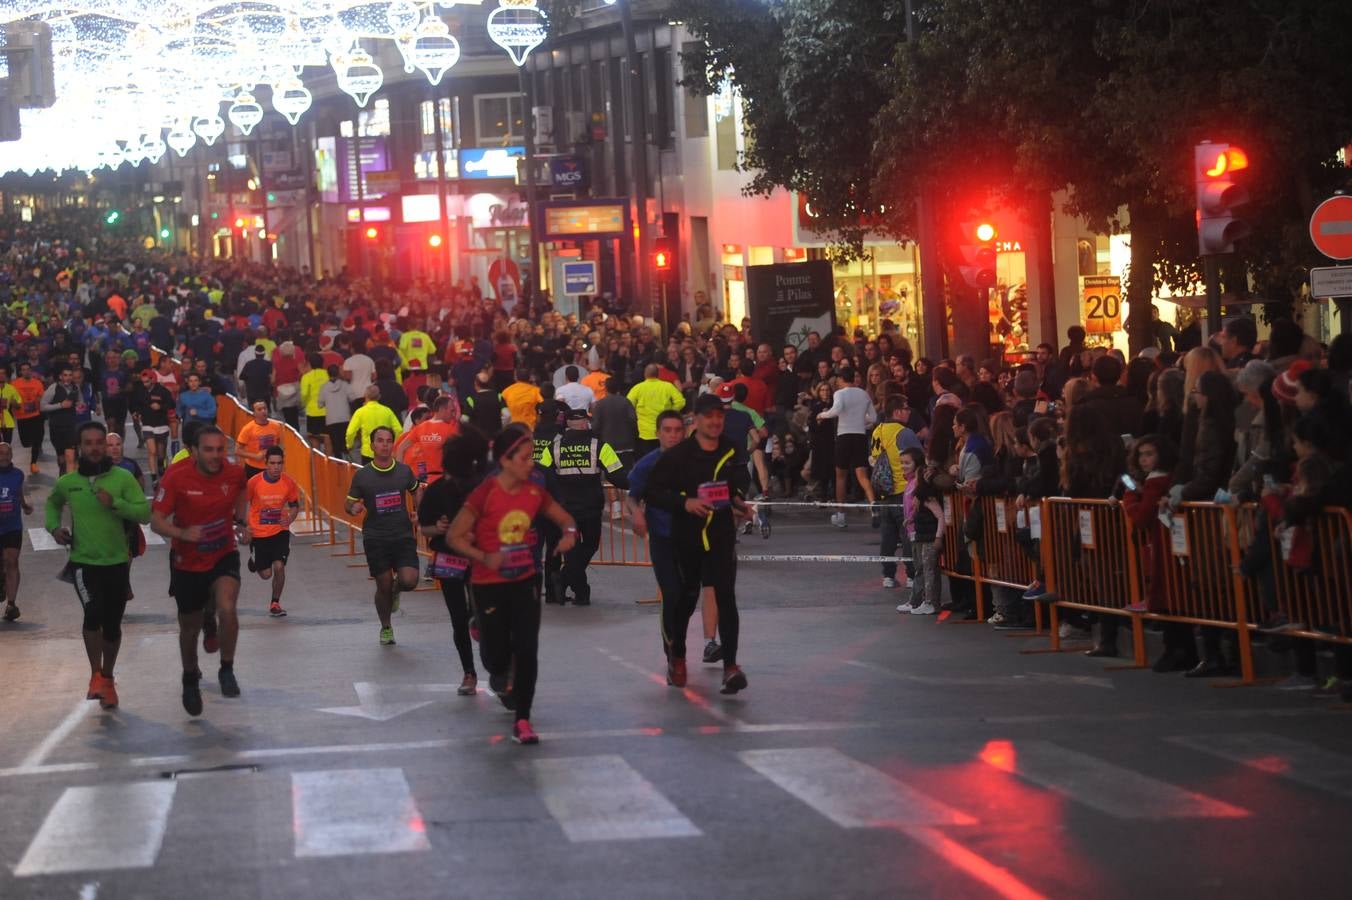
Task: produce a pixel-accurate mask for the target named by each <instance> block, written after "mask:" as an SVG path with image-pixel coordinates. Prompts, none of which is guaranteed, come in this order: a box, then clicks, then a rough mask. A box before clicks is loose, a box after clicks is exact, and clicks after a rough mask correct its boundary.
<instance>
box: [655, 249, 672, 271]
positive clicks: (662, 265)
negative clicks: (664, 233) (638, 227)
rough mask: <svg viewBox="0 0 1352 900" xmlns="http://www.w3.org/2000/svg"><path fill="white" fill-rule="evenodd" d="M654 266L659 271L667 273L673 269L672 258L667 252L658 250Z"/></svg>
mask: <svg viewBox="0 0 1352 900" xmlns="http://www.w3.org/2000/svg"><path fill="white" fill-rule="evenodd" d="M653 265H654V266H656V267H657V270H658V271H659V272H660V271H665V270H667V269H670V268H671V256H670V255H669V254H668V253H667V251H665V250H658V251H657V252H656V253H654V254H653Z"/></svg>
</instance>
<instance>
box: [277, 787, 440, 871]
mask: <svg viewBox="0 0 1352 900" xmlns="http://www.w3.org/2000/svg"><path fill="white" fill-rule="evenodd" d="M291 795H292V806H293V811H294V817H295V818H294V826H295V827H294V830H295V835H296V856H297V857H318V856H351V855H354V854H359V853H406V852H410V851H414V850H428V849H431V845H430V844H429V843H428V842H427V826H426V825H425V824H424V823H423V818H422V814H421V813H419V812H418V806H417V804H416V803H414V802H413V794H412V793H411V792H410V791H409V789H408V782H407V781H405V780H404V773H403V771H402V770H400V769H347V770H338V771H329V772H294V773H292V775H291Z"/></svg>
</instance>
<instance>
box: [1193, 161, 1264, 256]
mask: <svg viewBox="0 0 1352 900" xmlns="http://www.w3.org/2000/svg"><path fill="white" fill-rule="evenodd" d="M1248 167H1249V157H1248V154H1247V153H1245V152H1244V151H1243V150H1242V149H1240V148H1239V147H1236V146H1234V145H1233V144H1213V143H1211V142H1210V141H1203V142H1202V143H1200V144H1198V145H1197V146H1196V147H1194V148H1193V166H1192V168H1193V181H1194V183H1195V184H1196V189H1197V249H1198V252H1199V253H1200V254H1201V255H1202V256H1215V255H1217V254H1221V253H1233V252H1235V241H1237V240H1240V239H1242V238H1245V237H1248V235H1249V232H1250V231H1251V230H1252V229H1250V227H1249V223H1248V222H1246V221H1244V219H1243V218H1241V216H1240V215H1239V212H1238V208H1239V207H1242V206H1244V205H1245V204H1247V203H1248V202H1249V192H1248V190H1247V189H1246V188H1245V187H1244V186H1243V185H1241V184H1239V182H1238V179H1239V178H1240V177H1242V176H1241V175H1240V174H1239V173H1242V172H1244V171H1245V170H1246V169H1248Z"/></svg>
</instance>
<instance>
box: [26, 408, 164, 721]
mask: <svg viewBox="0 0 1352 900" xmlns="http://www.w3.org/2000/svg"><path fill="white" fill-rule="evenodd" d="M76 440H77V442H78V446H79V451H80V455H79V462H78V469H77V471H73V472H67V473H66V474H65V475H62V476H61V477H60V478H58V479H57V481H56V485H55V486H54V487H53V488H52V493H51V494H50V495H49V496H48V497H47V523H46V524H47V531H48V532H49V533H50V534H51V535H52V537H53V538H55V539H56V542H57V543H58V544H61V545H63V546H66V547H69V548H70V561H71V565H72V567H73V570H74V571H73V573H72V574H73V575H74V578H75V593H76V596H77V597H79V599H80V605H81V606H82V607H84V628H83V632H84V644H85V653H86V655H88V657H89V668H90V675H89V690H88V691H87V692H86V694H85V699H87V700H95V699H97V700H98V701H99V705H101V706H102V707H103V708H104V709H113V708H114V707H116V706H117V705H118V697H117V684H116V681H115V680H114V675H113V669H114V667H115V666H116V665H117V652H118V650H119V649H120V648H121V646H122V616H123V614H124V613H125V612H126V609H127V600H128V597H129V596H130V593H131V584H130V574H129V573H130V571H131V557H130V554H129V551H128V548H127V540H126V532H125V530H124V523H141V522H145V521H146V520H148V519H149V518H150V504H149V503H147V502H146V496H145V494H144V493H142V492H141V489H140V488H139V487H138V486H137V485H136V482H135V481H134V480H133V479H132V477H131V475H130V474H129V473H128V472H127V471H126V470H125V469H122V468H120V467H118V466H115V465H113V461H112V460H111V459H109V458H108V432H107V429H105V428H104V426H103V424H102V423H100V422H86V423H85V424H84V425H82V426H80V431H79V433H78V435H77V437H76ZM7 451H8V447H6V453H5V454H4V455H5V456H8V455H9V454H8V452H7ZM67 505H69V506H70V520H71V524H70V527H69V528H66V527H65V526H63V525H62V524H61V512H62V510H64V509H65V508H66V506H67ZM25 506H27V504H26V503H25ZM5 556H6V560H5V561H6V571H7V573H8V562H9V559H8V557H9V550H8V549H6V550H5ZM16 560H17V554H16ZM16 575H17V572H16Z"/></svg>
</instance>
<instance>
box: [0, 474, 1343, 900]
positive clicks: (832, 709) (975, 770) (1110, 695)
mask: <svg viewBox="0 0 1352 900" xmlns="http://www.w3.org/2000/svg"><path fill="white" fill-rule="evenodd" d="M38 481H39V483H46V484H50V482H51V479H50V477H49V476H42V477H40V478H39V479H38ZM44 494H45V491H44V490H42V489H41V488H39V490H38V491H37V498H38V499H39V500H40V499H41V498H42V496H43V495H44ZM39 521H40V519H36V518H35V520H34V521H32V522H30V523H29V524H31V525H34V526H36V525H37V524H38V522H39ZM852 522H853V524H852V525H851V527H850V528H849V529H848V530H846V531H844V532H839V531H835V530H833V529H830V528H828V527H827V526H826V525H825V515H824V514H818V513H813V514H810V515H809V514H796V515H791V514H788V513H785V512H781V513H779V514H777V515H776V519H775V532H774V534H773V536H772V537H771V538H770V539H769V540H768V541H762V540H761V539H760V538H759V537H753V538H744V539H743V540H744V544H743V546H742V550H743V551H744V552H746V553H752V552H754V553H785V554H800V553H812V554H821V553H845V554H855V553H873V552H875V551H876V545H875V543H874V541H875V533H874V532H871V531H870V530H869V529H868V527H867V522H866V519H863V518H861V519H858V520H857V521H855V520H852ZM313 542H314V539H313V538H306V539H298V540H297V542H296V548H295V550H294V552H293V556H292V565H291V569H290V576H291V577H290V584H289V586H288V589H287V595H286V597H285V598H284V599H285V603H286V606H287V608H288V609H289V611H290V615H289V616H288V617H287V618H285V619H280V620H273V619H270V618H268V617H267V615H266V597H267V589H266V587H265V586H264V585H263V584H262V583H261V582H260V581H258V580H257V579H255V578H253V577H248V576H246V581H245V586H244V592H243V596H244V600H243V602H242V605H243V607H244V608H245V613H244V616H243V629H242V635H241V639H240V650H239V656H238V659H237V662H236V671H237V673H238V676H239V679H240V682H241V685H242V687H243V692H244V693H243V696H242V697H240V698H239V699H234V700H230V699H225V698H222V697H221V696H220V693H219V691H218V689H217V688H216V687H215V685H214V678H213V677H212V676H213V675H214V666H212V665H211V663H212V662H213V659H212V658H211V657H205V658H204V659H205V661H206V665H204V669H205V670H206V672H207V676H208V677H207V679H206V681H205V682H204V685H205V693H206V712H205V714H204V715H203V716H202V717H201V718H200V719H190V718H189V717H188V716H187V715H186V714H185V713H184V712H183V710H182V708H181V706H180V705H179V697H178V660H177V655H176V648H175V626H174V620H173V601H172V600H171V599H170V598H168V597H167V596H166V595H165V586H166V568H167V559H166V553H165V548H164V547H163V546H158V545H157V546H153V547H151V548H150V551H149V553H148V554H147V555H146V557H144V558H143V559H140V560H138V561H137V562H136V563H135V565H134V567H133V573H134V574H133V586H134V588H135V591H136V599H135V600H134V601H133V603H132V604H131V606H130V608H129V614H128V617H127V623H126V626H125V630H126V638H125V640H124V649H123V653H122V660H121V663H120V666H119V672H118V678H119V690H120V693H121V698H122V707H121V708H120V709H118V710H116V711H114V712H102V711H100V710H99V709H98V708H97V704H95V703H92V702H88V701H84V700H83V699H82V698H83V695H84V686H85V682H86V680H87V678H88V673H87V671H86V665H85V662H84V657H83V652H82V649H81V647H80V644H79V631H78V629H79V606H78V603H77V602H76V599H75V596H74V592H73V590H72V589H71V588H70V587H69V586H68V585H65V584H62V583H60V582H58V581H56V580H55V579H54V575H55V573H56V571H57V570H58V569H59V567H60V565H61V564H62V562H63V556H64V554H63V552H62V551H60V550H47V551H35V550H33V549H32V548H31V547H30V546H29V545H28V543H27V542H26V543H25V551H24V555H23V568H24V579H25V580H24V586H23V588H22V590H21V603H20V605H21V607H22V609H23V613H24V614H23V618H22V619H21V620H20V621H19V622H18V623H14V624H10V625H5V626H0V897H3V898H6V900H10V898H30V897H43V898H46V897H52V898H79V900H99V898H104V900H108V898H156V900H159V898H163V900H171V898H180V897H187V896H210V897H212V898H213V900H227V898H273V897H276V898H282V897H286V898H307V900H308V898H315V900H320V898H323V900H335V898H374V897H381V896H399V897H407V898H424V897H425V898H441V897H461V896H465V897H471V896H472V897H489V898H496V897H534V898H540V897H549V898H553V897H569V898H571V897H577V898H596V897H625V898H629V897H633V898H650V897H651V898H657V897H698V896H744V897H766V898H785V897H805V898H806V897H812V898H816V897H900V896H920V897H944V898H966V897H992V896H1002V897H1022V898H1032V897H1038V896H1045V897H1109V898H1111V897H1122V898H1127V897H1141V896H1153V897H1188V898H1195V897H1209V896H1217V897H1219V896H1224V897H1227V898H1234V897H1267V896H1275V895H1278V894H1295V893H1297V892H1299V893H1302V894H1314V893H1316V892H1318V893H1319V894H1324V895H1329V896H1337V895H1341V894H1342V892H1343V891H1344V890H1346V885H1347V883H1348V882H1347V880H1348V877H1349V875H1352V864H1350V863H1349V862H1348V860H1347V856H1346V854H1344V853H1341V852H1339V851H1338V849H1337V848H1338V847H1339V846H1341V845H1342V844H1343V843H1344V835H1343V834H1342V831H1343V829H1342V824H1343V823H1344V822H1346V821H1347V819H1348V815H1349V813H1352V728H1349V721H1350V720H1349V718H1348V716H1349V713H1348V712H1347V711H1346V710H1343V709H1340V708H1333V706H1332V703H1333V701H1323V702H1322V703H1321V702H1320V701H1316V700H1314V699H1312V698H1311V697H1309V696H1308V695H1304V694H1296V695H1293V694H1288V693H1282V692H1278V691H1274V690H1272V689H1270V688H1262V687H1252V688H1241V689H1235V690H1218V689H1215V688H1213V687H1212V686H1210V685H1208V684H1198V683H1196V682H1188V681H1184V680H1183V679H1181V678H1178V677H1176V676H1167V677H1166V676H1158V675H1153V674H1151V673H1149V672H1139V671H1122V670H1114V669H1112V668H1110V667H1105V665H1104V664H1103V662H1102V661H1099V660H1089V659H1085V658H1084V657H1082V656H1079V655H1076V654H1032V655H1025V654H1021V653H1020V652H1019V651H1020V650H1021V649H1037V648H1040V647H1045V646H1046V641H1045V640H1043V639H1032V638H1010V637H1006V636H1004V635H1001V634H997V633H993V632H992V631H991V630H990V629H988V628H987V627H985V626H980V625H961V624H943V625H940V624H936V623H935V621H934V620H933V619H932V618H923V619H922V618H920V617H909V616H899V615H897V614H896V613H895V612H894V611H893V606H894V605H895V604H896V602H897V601H898V599H899V594H900V593H901V592H895V591H892V592H889V591H884V590H882V589H881V587H880V580H879V574H878V571H877V567H876V566H873V565H863V564H788V563H780V564H773V563H755V564H744V565H743V566H742V570H741V575H740V581H739V592H740V598H741V606H742V608H743V609H744V610H745V612H744V614H743V619H742V632H743V651H742V663H743V665H744V667H745V669H746V672H747V674H748V677H749V679H750V688H749V689H748V690H747V691H746V692H744V693H742V694H740V695H738V696H736V697H731V698H729V697H723V696H721V695H719V694H718V692H717V683H718V674H719V667H717V666H700V665H692V674H691V681H690V686H689V688H688V689H687V690H685V691H684V692H681V691H677V690H675V689H672V688H669V687H667V686H666V685H665V683H664V679H663V677H662V675H661V672H662V657H661V652H660V643H659V636H658V623H657V611H656V608H655V607H653V606H649V605H640V604H638V603H636V602H635V601H637V600H641V599H646V598H651V597H653V596H654V595H655V591H654V589H653V586H652V582H651V577H650V573H649V572H648V571H647V570H645V569H640V568H601V569H598V570H596V572H595V575H594V578H593V584H594V605H593V606H592V607H591V608H586V609H578V608H575V607H572V606H569V607H565V608H562V609H560V608H556V607H547V608H546V610H545V617H544V618H545V623H544V629H543V633H542V636H541V682H540V689H539V694H538V697H537V701H536V711H535V714H534V716H533V721H534V723H535V726H536V728H537V730H538V731H539V732H540V734H541V737H542V743H541V744H540V746H538V747H533V748H529V747H518V746H516V745H514V744H512V743H511V742H510V740H508V739H507V736H508V733H509V729H510V721H511V720H510V716H509V715H508V714H506V713H505V712H504V711H503V710H502V709H501V708H500V707H499V705H498V704H497V703H496V701H495V700H494V699H493V698H492V697H491V696H488V695H486V694H483V693H481V694H479V695H478V696H476V697H470V698H465V697H457V696H455V695H454V693H453V686H454V685H456V684H458V682H459V679H460V674H461V673H460V671H459V666H458V663H457V661H456V658H455V654H454V650H453V648H452V647H451V642H450V624H449V621H448V619H447V615H446V612H445V609H444V607H443V606H442V602H441V598H440V595H439V593H437V592H435V591H427V592H418V593H415V594H412V595H405V597H404V600H403V608H402V611H401V612H400V613H399V614H398V615H397V616H396V621H395V633H396V636H397V639H398V644H397V645H395V646H393V647H382V646H380V645H379V644H378V643H377V629H378V625H377V622H376V619H375V614H374V611H373V609H372V607H371V602H370V583H369V582H368V581H367V579H366V573H365V570H364V568H360V567H354V564H359V563H360V559H351V558H347V557H342V556H334V555H333V552H334V550H333V548H316V547H311V546H309V544H311V543H313ZM698 630H699V625H698V620H696V621H695V622H692V625H691V635H692V638H694V639H695V640H693V641H692V646H693V645H696V641H697V640H698V638H699V634H698ZM1122 662H1125V660H1123V661H1122ZM481 675H482V670H481ZM485 681H486V679H485Z"/></svg>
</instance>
